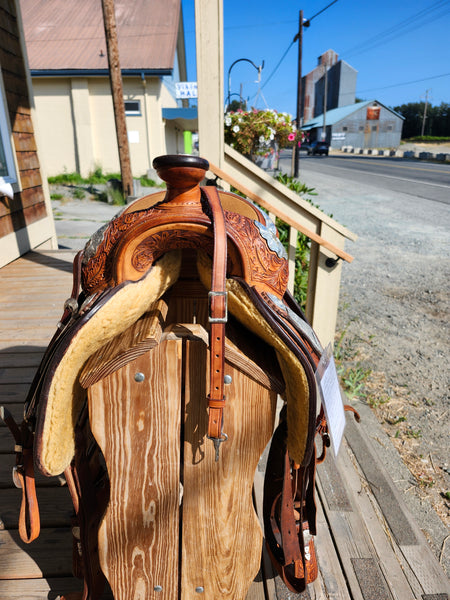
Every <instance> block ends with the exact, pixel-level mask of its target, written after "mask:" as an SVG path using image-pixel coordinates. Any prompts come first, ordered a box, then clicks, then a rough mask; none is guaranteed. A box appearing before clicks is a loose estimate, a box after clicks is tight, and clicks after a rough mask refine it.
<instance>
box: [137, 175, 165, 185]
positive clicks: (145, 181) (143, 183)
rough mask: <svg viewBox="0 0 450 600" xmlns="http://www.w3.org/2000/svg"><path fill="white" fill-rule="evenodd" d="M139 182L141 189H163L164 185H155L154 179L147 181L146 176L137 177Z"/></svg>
mask: <svg viewBox="0 0 450 600" xmlns="http://www.w3.org/2000/svg"><path fill="white" fill-rule="evenodd" d="M139 182H140V184H141V185H142V187H158V188H165V187H166V184H165V183H162V184H159V183H156V181H155V180H154V179H149V178H148V177H147V176H146V175H142V176H141V177H139Z"/></svg>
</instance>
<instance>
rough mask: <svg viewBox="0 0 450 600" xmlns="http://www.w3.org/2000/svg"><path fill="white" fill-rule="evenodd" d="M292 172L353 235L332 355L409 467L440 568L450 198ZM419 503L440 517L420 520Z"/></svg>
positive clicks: (415, 501) (413, 494)
mask: <svg viewBox="0 0 450 600" xmlns="http://www.w3.org/2000/svg"><path fill="white" fill-rule="evenodd" d="M301 178H302V180H304V181H305V182H306V183H307V184H308V185H310V186H311V187H314V188H315V189H316V191H317V192H318V196H317V197H316V199H315V202H317V203H318V204H319V206H320V207H321V208H322V209H323V210H324V211H325V212H328V213H331V214H333V216H334V217H335V218H336V219H337V220H338V221H339V222H340V223H343V224H345V225H346V226H348V227H349V229H351V230H352V231H353V232H355V233H356V234H357V235H358V236H359V237H358V240H357V241H356V242H355V243H354V244H348V245H347V247H346V250H347V251H348V252H350V254H352V255H353V256H354V257H355V260H354V261H353V263H351V264H344V265H343V269H342V283H341V306H340V311H339V315H338V326H337V330H338V336H337V351H336V354H337V357H338V358H340V359H341V360H342V363H343V366H344V369H346V370H347V379H348V380H349V381H351V387H352V388H353V389H355V387H356V386H357V384H358V381H360V380H361V382H362V386H361V388H360V390H359V391H360V394H361V398H362V401H364V402H366V403H368V404H369V405H370V406H371V407H372V408H373V411H374V413H375V415H376V417H377V419H378V421H379V422H380V423H381V424H382V426H383V428H384V430H385V431H386V433H387V435H388V436H389V438H390V440H391V442H392V444H393V445H394V446H395V447H396V448H397V450H398V452H399V453H400V455H401V457H402V459H403V461H404V463H405V464H406V466H407V467H408V469H409V472H410V473H411V475H410V476H409V474H408V476H407V477H406V480H405V478H404V476H403V479H399V480H396V479H395V477H394V480H395V481H396V484H397V485H398V487H399V488H400V489H401V490H402V492H403V493H404V497H405V501H406V502H407V504H408V506H409V508H410V509H411V510H412V511H413V514H414V516H415V517H416V520H417V521H418V523H419V525H420V526H421V527H422V528H423V529H424V531H425V533H426V534H427V537H428V538H429V539H430V542H431V545H432V547H433V549H434V551H435V553H436V554H437V556H438V557H439V556H440V555H441V552H442V557H441V558H442V562H443V564H444V565H446V567H447V570H448V569H449V548H448V547H450V540H449V542H448V544H446V538H447V536H448V533H449V531H448V527H449V525H450V493H449V490H450V453H449V427H448V423H449V395H448V390H449V369H448V359H447V356H448V352H449V317H450V304H449V281H450V260H449V258H450V244H449V238H450V235H449V232H450V210H449V206H448V205H446V204H443V203H439V202H431V201H424V200H423V199H422V198H419V197H416V196H414V194H402V193H397V192H395V193H390V192H386V190H379V189H377V188H376V187H374V186H369V185H361V184H354V183H352V184H351V186H349V185H348V183H347V182H345V181H343V180H342V179H338V178H336V177H331V176H326V177H324V176H321V175H318V174H314V173H307V174H305V175H304V176H302V177H301ZM369 371H370V374H369ZM360 401H361V400H359V401H355V405H357V404H358V402H360ZM428 502H430V503H431V505H432V506H433V508H434V510H435V511H436V513H437V514H438V515H439V518H440V521H439V520H438V519H436V518H435V516H433V515H432V514H430V513H429V512H427V519H425V516H424V511H425V505H426V504H427V503H428ZM421 520H423V522H421ZM425 520H427V521H428V522H427V523H425ZM448 572H450V571H448Z"/></svg>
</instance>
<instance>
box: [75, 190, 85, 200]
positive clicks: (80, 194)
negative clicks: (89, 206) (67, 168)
mask: <svg viewBox="0 0 450 600" xmlns="http://www.w3.org/2000/svg"><path fill="white" fill-rule="evenodd" d="M73 197H74V198H76V199H77V200H82V199H83V198H85V197H86V192H85V191H84V190H82V189H80V188H77V189H76V190H75V191H74V192H73Z"/></svg>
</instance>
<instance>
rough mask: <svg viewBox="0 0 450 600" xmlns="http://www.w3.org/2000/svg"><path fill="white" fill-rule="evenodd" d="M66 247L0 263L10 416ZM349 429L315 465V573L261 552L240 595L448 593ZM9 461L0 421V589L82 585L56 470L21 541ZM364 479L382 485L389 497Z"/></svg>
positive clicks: (56, 291)
mask: <svg viewBox="0 0 450 600" xmlns="http://www.w3.org/2000/svg"><path fill="white" fill-rule="evenodd" d="M74 255H75V253H74V252H72V251H54V252H41V253H39V252H31V253H29V254H27V255H26V256H25V257H22V258H20V259H18V260H16V261H15V262H13V263H11V264H10V265H7V266H6V267H4V268H2V270H1V274H0V275H1V276H0V306H1V308H2V314H1V318H0V398H1V399H0V403H1V404H4V405H5V406H7V407H8V409H9V410H10V411H11V412H12V414H13V415H14V416H15V418H16V419H20V418H21V415H22V411H23V404H22V403H23V400H24V399H25V396H26V394H27V391H28V387H29V385H30V382H31V380H32V378H33V374H34V371H35V369H36V368H37V366H38V364H39V361H40V358H41V356H42V354H43V352H44V350H45V348H46V345H47V343H48V341H49V340H50V338H51V337H52V335H53V333H54V331H55V327H56V324H57V322H58V320H59V318H60V316H61V312H62V307H63V304H64V301H65V299H66V298H67V297H68V296H69V295H70V292H71V288H72V260H73V257H74ZM357 427H358V426H357ZM358 435H359V438H358ZM347 437H348V444H347V443H344V445H343V447H342V449H341V452H340V456H339V458H338V460H337V463H336V464H335V463H334V459H333V458H332V457H331V456H329V457H328V458H327V461H328V462H327V463H326V464H325V465H323V466H320V467H319V468H318V477H317V480H318V483H317V489H318V498H317V499H318V519H317V527H318V536H317V537H316V539H315V544H316V551H317V555H318V560H319V578H318V579H317V581H316V582H315V583H314V584H311V585H310V586H308V589H307V591H306V592H305V593H304V594H293V593H292V592H289V591H287V589H286V588H285V587H284V586H283V584H282V582H281V580H280V579H279V577H278V576H276V575H275V574H274V572H273V569H272V567H271V565H270V563H269V562H268V559H267V556H266V554H265V553H263V566H262V571H261V572H260V574H259V575H258V577H257V578H256V580H255V583H254V584H253V585H252V587H251V589H250V591H249V594H248V598H247V600H285V599H287V598H289V599H290V600H307V599H310V600H312V599H315V600H350V598H352V599H355V600H357V599H360V600H385V599H386V600H393V599H396V600H423V599H424V598H439V600H448V598H449V595H448V594H449V593H450V590H449V585H448V579H447V578H446V577H445V574H444V573H443V571H442V569H441V566H440V565H439V562H438V561H437V560H436V558H435V557H434V555H433V554H432V553H431V550H430V548H429V546H428V544H427V543H426V541H425V538H424V537H423V534H422V532H421V531H420V528H419V527H418V525H417V524H416V523H415V522H414V521H413V520H412V519H411V517H410V515H409V514H408V512H407V510H406V509H405V508H404V506H403V504H402V501H401V498H400V496H399V495H396V493H395V489H394V487H395V486H393V484H392V482H391V481H390V480H389V474H387V473H386V472H385V471H384V470H383V465H382V464H380V461H379V460H377V457H376V453H374V452H373V448H371V447H370V440H368V439H366V438H367V436H366V437H365V436H364V433H363V431H362V430H361V433H360V434H358V430H356V434H355V433H354V428H353V426H352V425H350V426H349V427H348V429H347ZM361 438H362V441H361ZM362 442H364V444H365V445H364V444H363V443H362ZM14 461H15V459H14V455H13V441H12V438H11V436H10V434H9V432H8V429H7V428H6V427H5V426H4V425H2V424H0V490H1V491H0V598H8V599H10V600H15V599H16V598H17V599H18V598H21V599H22V598H27V599H28V598H29V599H30V600H44V599H48V598H56V597H57V595H58V594H60V593H63V592H64V591H67V592H70V591H75V590H80V589H81V587H82V584H81V582H80V581H79V580H76V579H74V578H73V577H72V576H71V553H72V542H71V534H70V528H69V524H70V514H71V510H72V509H71V503H70V498H69V494H68V490H67V488H66V487H65V485H64V484H65V482H64V479H63V478H61V477H59V478H50V479H49V478H46V477H43V476H42V475H39V474H37V477H36V483H37V494H38V499H39V501H40V506H41V520H42V527H43V529H42V534H41V536H40V538H39V539H38V540H37V541H36V542H34V543H32V544H31V545H28V546H27V545H25V544H23V543H22V542H21V541H20V540H19V537H18V531H17V516H18V511H19V500H20V491H19V490H17V489H16V488H14V487H13V483H12V478H11V469H12V467H13V465H14ZM371 469H372V470H373V469H375V471H371ZM262 479H263V477H262V474H261V473H259V475H258V477H257V478H256V480H255V482H256V483H255V494H256V501H257V505H259V506H260V505H261V502H260V499H261V493H262V492H261V489H262ZM370 482H372V483H373V484H375V485H376V486H378V487H379V485H380V482H382V485H383V486H384V487H385V489H386V490H388V488H389V494H391V495H392V497H391V500H390V501H389V503H386V497H385V496H383V497H381V496H380V495H379V494H378V492H377V488H372V487H371V484H370ZM391 485H392V488H391V487H390V486H391ZM394 504H395V506H393V505H394ZM394 509H395V511H398V512H395V511H394ZM393 511H394V512H393ZM396 515H400V516H401V519H405V520H400V521H398V522H402V523H404V525H403V526H402V527H401V528H397V529H396V522H397V521H396ZM398 522H397V525H398ZM406 524H407V525H406ZM108 594H109V595H108ZM106 598H111V595H110V593H108V592H106V595H105V599H106Z"/></svg>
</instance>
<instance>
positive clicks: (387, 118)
mask: <svg viewBox="0 0 450 600" xmlns="http://www.w3.org/2000/svg"><path fill="white" fill-rule="evenodd" d="M403 120H404V118H403V117H402V116H401V115H399V114H398V113H396V112H395V111H394V110H392V109H391V108H388V107H387V106H384V104H382V103H381V102H379V101H378V100H368V101H366V102H357V103H355V104H349V105H347V106H341V107H340V108H335V109H333V110H330V111H327V112H326V113H325V119H324V115H323V113H322V114H321V115H318V116H317V117H314V119H311V120H310V121H308V122H307V123H305V124H304V126H303V127H302V129H303V131H306V132H309V139H310V141H313V140H320V139H325V140H326V141H327V142H328V143H329V144H330V146H331V147H332V148H342V147H343V146H353V147H355V148H397V147H398V146H399V145H400V140H401V136H402V127H403ZM324 125H325V130H326V132H325V135H324Z"/></svg>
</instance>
